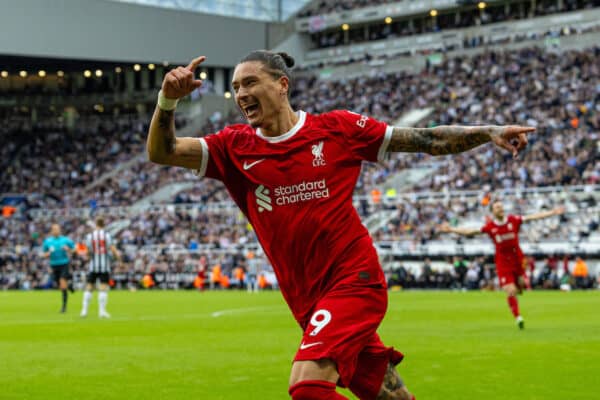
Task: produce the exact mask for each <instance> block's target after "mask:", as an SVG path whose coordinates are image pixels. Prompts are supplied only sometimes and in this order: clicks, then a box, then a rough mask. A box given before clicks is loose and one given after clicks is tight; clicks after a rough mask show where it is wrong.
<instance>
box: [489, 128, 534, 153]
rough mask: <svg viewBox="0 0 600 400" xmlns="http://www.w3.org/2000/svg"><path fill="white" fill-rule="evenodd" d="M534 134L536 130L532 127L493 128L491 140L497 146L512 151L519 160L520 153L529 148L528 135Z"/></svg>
mask: <svg viewBox="0 0 600 400" xmlns="http://www.w3.org/2000/svg"><path fill="white" fill-rule="evenodd" d="M532 132H535V128H533V127H530V126H519V125H507V126H492V127H491V130H490V139H491V141H492V142H494V144H495V145H496V146H498V147H501V148H503V149H505V150H508V151H510V152H511V153H512V155H513V158H517V156H518V155H519V152H520V151H521V150H523V149H524V148H525V147H526V146H527V134H529V133H532Z"/></svg>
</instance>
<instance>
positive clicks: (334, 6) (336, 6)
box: [297, 0, 600, 22]
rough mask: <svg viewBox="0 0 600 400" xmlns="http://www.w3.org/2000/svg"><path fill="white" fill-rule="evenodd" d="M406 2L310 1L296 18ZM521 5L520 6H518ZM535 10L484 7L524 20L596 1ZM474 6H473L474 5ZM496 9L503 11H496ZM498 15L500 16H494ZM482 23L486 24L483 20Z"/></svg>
mask: <svg viewBox="0 0 600 400" xmlns="http://www.w3.org/2000/svg"><path fill="white" fill-rule="evenodd" d="M406 1H408V0H342V1H330V0H316V1H312V2H311V3H310V4H309V5H308V6H307V7H305V8H304V9H303V10H301V11H300V12H299V13H298V14H297V17H298V18H305V17H311V16H318V15H325V14H332V13H341V12H344V11H349V10H354V9H357V8H364V7H372V6H379V5H383V4H402V3H403V2H406ZM521 4H522V6H520V5H521ZM534 4H535V9H533V10H532V9H531V7H532V3H531V2H530V1H521V2H514V3H512V4H510V8H509V10H508V13H507V12H506V8H505V7H504V4H502V7H493V5H488V7H486V11H488V12H490V9H493V10H494V11H493V13H492V15H490V16H489V17H488V18H504V19H509V18H511V19H514V18H526V17H528V16H529V17H531V16H532V15H546V14H552V13H555V12H563V11H573V10H578V9H581V8H585V7H595V6H598V5H600V4H598V1H595V0H594V1H585V0H563V1H556V0H541V1H537V2H535V3H534ZM474 5H475V4H474ZM496 8H498V9H500V8H502V9H503V10H502V11H501V10H496ZM474 11H476V12H478V13H479V10H478V9H474ZM496 14H500V15H496ZM482 22H486V21H485V20H484V21H482Z"/></svg>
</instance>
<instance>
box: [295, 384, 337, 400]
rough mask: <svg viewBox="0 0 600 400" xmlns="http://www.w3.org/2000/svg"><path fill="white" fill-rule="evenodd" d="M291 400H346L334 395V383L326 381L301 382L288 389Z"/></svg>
mask: <svg viewBox="0 0 600 400" xmlns="http://www.w3.org/2000/svg"><path fill="white" fill-rule="evenodd" d="M289 393H290V396H292V400H348V398H347V397H344V396H342V395H341V394H338V393H336V391H335V383H332V382H327V381H301V382H298V383H296V384H295V385H293V386H292V387H290V391H289Z"/></svg>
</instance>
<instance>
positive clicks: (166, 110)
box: [146, 57, 205, 169]
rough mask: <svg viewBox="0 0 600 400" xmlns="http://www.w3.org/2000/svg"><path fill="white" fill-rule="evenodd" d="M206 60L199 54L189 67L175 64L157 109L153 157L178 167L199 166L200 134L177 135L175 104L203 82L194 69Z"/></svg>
mask: <svg viewBox="0 0 600 400" xmlns="http://www.w3.org/2000/svg"><path fill="white" fill-rule="evenodd" d="M204 60H205V57H198V58H196V59H194V60H192V62H190V64H189V65H188V66H187V67H178V68H175V69H173V70H171V71H170V72H169V73H168V74H167V75H165V78H164V80H163V83H162V89H161V93H160V94H159V105H157V106H156V110H154V115H153V116H152V121H151V122H150V128H149V130H148V139H147V141H146V150H147V152H148V158H149V159H150V161H152V162H154V163H157V164H163V165H172V166H176V167H184V168H190V169H195V168H199V166H200V163H201V161H202V145H201V144H200V141H199V140H198V139H196V138H189V137H188V138H178V137H176V136H175V106H176V104H177V100H179V99H180V98H182V97H185V96H187V95H188V94H190V93H191V92H192V91H193V90H194V89H196V88H199V87H200V86H201V85H202V81H200V80H197V79H194V71H195V70H196V68H197V67H198V65H200V64H201V63H202V62H203V61H204ZM161 103H162V104H161Z"/></svg>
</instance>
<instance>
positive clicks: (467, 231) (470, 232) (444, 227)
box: [437, 222, 483, 237]
mask: <svg viewBox="0 0 600 400" xmlns="http://www.w3.org/2000/svg"><path fill="white" fill-rule="evenodd" d="M437 230H438V232H442V233H456V234H458V235H462V236H468V237H473V236H476V235H480V234H482V233H483V232H481V229H477V228H453V227H451V226H450V225H449V224H448V223H447V222H445V223H443V224H441V225H439V226H438V228H437Z"/></svg>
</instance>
